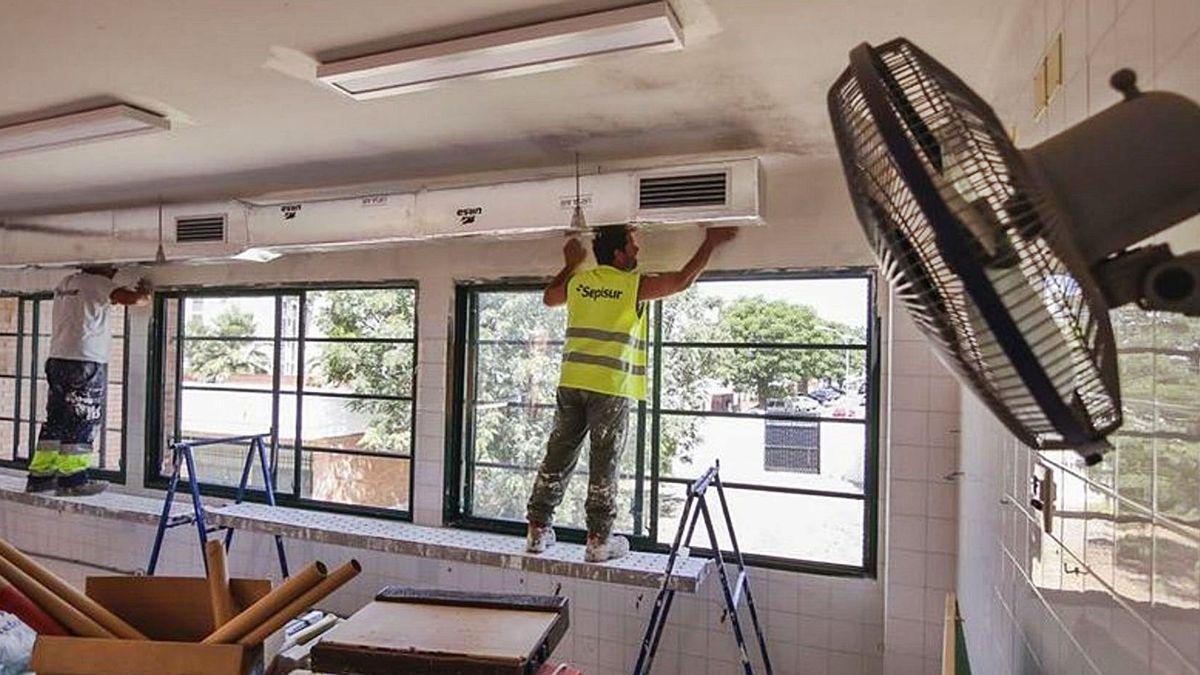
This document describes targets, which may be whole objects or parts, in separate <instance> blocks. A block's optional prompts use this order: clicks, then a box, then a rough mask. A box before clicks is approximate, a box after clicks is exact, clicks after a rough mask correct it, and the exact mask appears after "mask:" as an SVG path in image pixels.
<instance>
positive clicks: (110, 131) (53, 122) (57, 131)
mask: <svg viewBox="0 0 1200 675" xmlns="http://www.w3.org/2000/svg"><path fill="white" fill-rule="evenodd" d="M170 128H171V121H170V120H168V119H167V118H166V117H163V116H161V115H155V114H154V113H149V112H146V111H144V110H139V109H138V108H134V107H132V106H128V105H125V104H117V105H110V106H106V107H104V108H96V109H95V110H88V111H85V112H79V113H71V114H69V115H59V116H57V117H48V118H46V119H41V120H37V121H34V122H24V123H21V124H13V125H10V126H6V127H0V155H6V154H12V153H18V152H32V151H35V150H46V149H49V148H57V147H62V146H65V145H75V144H78V143H87V142H90V141H101V140H109V139H113V138H122V137H125V136H133V135H135V134H144V133H149V132H152V131H164V130H166V129H170Z"/></svg>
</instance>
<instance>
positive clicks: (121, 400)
mask: <svg viewBox="0 0 1200 675" xmlns="http://www.w3.org/2000/svg"><path fill="white" fill-rule="evenodd" d="M124 409H125V387H124V385H120V384H112V383H109V385H108V401H107V404H106V406H105V411H104V412H105V416H104V417H105V424H106V426H107V427H108V429H110V430H111V429H120V428H121V419H122V416H123V414H124ZM118 447H119V444H118Z"/></svg>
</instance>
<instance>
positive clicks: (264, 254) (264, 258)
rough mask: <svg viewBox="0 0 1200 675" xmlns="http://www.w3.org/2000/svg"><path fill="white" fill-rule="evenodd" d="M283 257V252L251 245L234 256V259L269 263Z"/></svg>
mask: <svg viewBox="0 0 1200 675" xmlns="http://www.w3.org/2000/svg"><path fill="white" fill-rule="evenodd" d="M281 257H283V254H282V253H277V252H275V251H272V250H271V249H269V248H257V247H251V248H248V249H246V250H244V251H242V252H241V253H239V254H237V255H235V256H233V259H234V260H242V261H244V262H256V263H269V262H271V261H272V260H276V259H278V258H281Z"/></svg>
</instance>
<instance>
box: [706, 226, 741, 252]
mask: <svg viewBox="0 0 1200 675" xmlns="http://www.w3.org/2000/svg"><path fill="white" fill-rule="evenodd" d="M737 233H738V231H737V228H736V227H709V228H706V229H705V230H704V243H706V244H708V245H709V246H714V247H716V246H720V245H721V244H724V243H725V242H727V241H729V240H730V239H733V238H734V237H736V236H737Z"/></svg>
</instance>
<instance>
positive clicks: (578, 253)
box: [542, 237, 587, 307]
mask: <svg viewBox="0 0 1200 675" xmlns="http://www.w3.org/2000/svg"><path fill="white" fill-rule="evenodd" d="M586 255H587V253H585V252H584V250H583V244H580V243H579V240H578V239H576V238H575V237H571V238H570V239H568V240H567V243H566V244H565V245H563V268H562V270H560V271H559V273H558V274H556V275H555V276H554V279H553V280H552V281H551V282H550V285H548V286H546V290H545V292H543V293H542V302H544V303H546V305H547V306H549V307H558V306H559V305H562V304H565V303H566V302H567V282H568V281H570V280H571V275H572V274H574V273H575V268H577V267H579V265H580V263H582V262H583V259H584V257H585V256H586Z"/></svg>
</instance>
